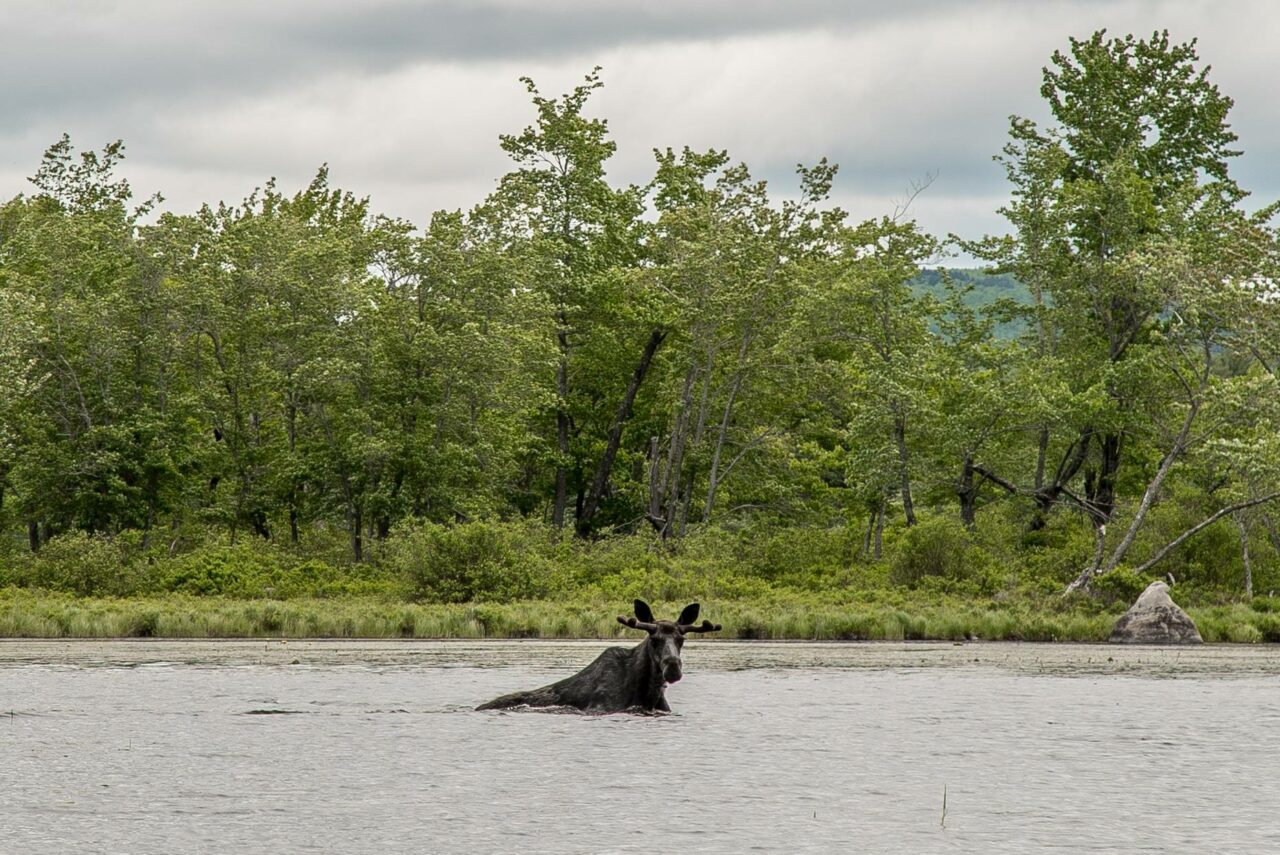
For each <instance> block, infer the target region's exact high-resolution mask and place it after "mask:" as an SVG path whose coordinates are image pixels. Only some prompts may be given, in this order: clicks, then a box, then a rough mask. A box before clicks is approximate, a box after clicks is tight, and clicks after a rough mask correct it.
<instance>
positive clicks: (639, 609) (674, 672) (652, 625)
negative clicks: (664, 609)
mask: <svg viewBox="0 0 1280 855" xmlns="http://www.w3.org/2000/svg"><path fill="white" fill-rule="evenodd" d="M634 606H635V617H623V616H622V615H618V623H620V624H622V625H623V626H629V627H631V628H632V629H642V630H644V631H645V632H647V633H649V641H648V644H646V645H645V649H646V652H647V654H648V655H647V657H646V658H647V659H648V660H649V663H650V667H651V668H653V669H654V670H655V671H657V672H660V673H661V676H662V681H663V682H664V683H675V682H677V681H678V680H679V679H680V678H681V676H683V671H682V669H681V665H680V649H681V648H682V647H684V637H685V635H686V634H687V633H690V632H718V631H719V630H720V624H718V623H712V622H711V621H709V620H704V621H703V622H702V623H700V624H698V623H694V621H696V620H697V619H698V604H697V603H690V604H689V605H687V606H685V607H684V611H682V612H680V617H678V618H676V619H675V620H673V621H671V620H655V619H654V617H653V609H651V608H649V604H648V603H646V602H645V601H644V600H636V601H635V603H634Z"/></svg>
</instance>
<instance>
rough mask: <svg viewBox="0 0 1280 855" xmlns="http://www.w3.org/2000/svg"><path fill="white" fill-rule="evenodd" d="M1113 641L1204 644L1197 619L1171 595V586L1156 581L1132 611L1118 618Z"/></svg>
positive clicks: (1137, 601) (1148, 587) (1130, 608)
mask: <svg viewBox="0 0 1280 855" xmlns="http://www.w3.org/2000/svg"><path fill="white" fill-rule="evenodd" d="M1111 641H1112V642H1115V643H1118V644H1202V643H1203V642H1204V639H1202V638H1201V637H1200V630H1198V629H1196V625H1195V621H1193V620H1191V617H1190V616H1189V615H1188V614H1187V613H1186V612H1184V611H1183V610H1182V609H1180V608H1179V607H1178V604H1177V603H1175V602H1174V601H1173V600H1172V599H1171V598H1170V597H1169V586H1168V585H1166V584H1165V583H1164V582H1152V583H1151V584H1150V585H1148V586H1147V589H1146V590H1145V591H1143V592H1142V593H1141V594H1140V595H1139V596H1138V599H1137V600H1136V601H1135V602H1134V604H1133V605H1132V606H1130V607H1129V611H1127V612H1125V613H1124V614H1123V615H1121V616H1120V620H1118V621H1116V626H1115V629H1113V630H1111Z"/></svg>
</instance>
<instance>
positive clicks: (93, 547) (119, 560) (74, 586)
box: [23, 531, 138, 597]
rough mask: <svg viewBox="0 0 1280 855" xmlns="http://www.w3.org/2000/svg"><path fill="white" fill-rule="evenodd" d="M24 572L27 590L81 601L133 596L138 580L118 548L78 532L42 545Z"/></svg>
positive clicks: (119, 546) (127, 558)
mask: <svg viewBox="0 0 1280 855" xmlns="http://www.w3.org/2000/svg"><path fill="white" fill-rule="evenodd" d="M25 570H26V577H27V578H26V579H25V580H23V581H25V582H26V583H27V585H29V586H30V587H35V588H47V589H49V590H52V591H65V592H67V593H69V594H77V595H79V596H82V597H92V596H122V595H125V594H130V593H133V592H134V591H135V590H136V589H137V587H138V579H137V577H136V573H135V572H134V568H133V567H132V566H131V562H130V561H129V557H128V556H127V555H126V554H125V552H124V550H123V549H122V548H121V545H119V544H117V543H115V542H114V541H112V540H111V539H110V538H108V537H106V536H105V535H91V534H86V533H85V532H82V531H75V532H69V533H67V534H62V535H58V536H57V537H55V538H53V539H52V540H50V541H49V542H48V543H46V544H45V545H44V546H43V547H42V548H41V549H40V552H39V553H38V554H37V555H36V556H35V558H34V559H33V560H31V561H30V562H29V564H28V565H27V567H26V568H25Z"/></svg>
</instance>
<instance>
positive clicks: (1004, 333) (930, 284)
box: [910, 267, 1032, 339]
mask: <svg viewBox="0 0 1280 855" xmlns="http://www.w3.org/2000/svg"><path fill="white" fill-rule="evenodd" d="M946 272H947V274H948V275H949V276H950V277H951V281H952V282H954V283H955V284H957V285H962V286H971V287H972V289H973V290H971V291H970V292H969V293H968V294H966V295H965V299H964V302H965V305H966V306H969V307H971V308H974V309H981V308H984V307H986V306H989V305H991V304H992V303H994V302H995V301H997V300H1012V301H1014V302H1015V303H1020V304H1022V305H1024V306H1029V305H1031V302H1032V300H1031V292H1030V291H1028V290H1027V286H1026V285H1023V284H1022V283H1021V282H1019V281H1018V280H1017V279H1014V278H1013V277H1012V276H1010V275H1008V274H1007V273H1001V274H990V273H987V272H985V271H983V270H981V269H979V268H966V267H953V268H949V269H948V270H947V271H946ZM942 275H943V273H942V271H941V270H939V269H932V270H921V271H920V273H919V274H918V275H916V277H915V278H914V279H912V280H911V283H910V284H911V290H912V291H913V292H914V293H915V294H916V295H918V296H924V295H930V296H933V297H936V298H938V299H939V300H942V299H945V298H946V296H947V293H946V288H945V287H944V286H943V284H942ZM1025 330H1026V324H1025V323H1023V322H1022V321H1010V322H1008V323H1002V324H997V325H996V329H995V333H996V337H997V338H1002V339H1008V338H1016V337H1017V336H1019V335H1021V334H1022V333H1023V332H1024V331H1025Z"/></svg>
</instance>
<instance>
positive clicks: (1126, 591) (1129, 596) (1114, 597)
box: [1090, 567, 1155, 608]
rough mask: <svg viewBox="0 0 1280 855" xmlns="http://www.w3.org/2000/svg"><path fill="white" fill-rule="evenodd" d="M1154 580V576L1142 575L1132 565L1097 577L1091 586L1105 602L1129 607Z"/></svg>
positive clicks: (1097, 596)
mask: <svg viewBox="0 0 1280 855" xmlns="http://www.w3.org/2000/svg"><path fill="white" fill-rule="evenodd" d="M1153 581H1155V580H1154V578H1153V577H1151V576H1144V575H1141V574H1139V573H1137V572H1136V571H1134V570H1133V569H1132V568H1130V567H1117V568H1116V569H1114V570H1112V571H1111V572H1110V573H1104V574H1103V575H1101V576H1097V577H1095V578H1094V579H1093V581H1092V582H1091V583H1090V588H1091V589H1092V590H1093V593H1094V595H1095V596H1096V598H1097V599H1099V600H1101V601H1102V602H1103V603H1107V604H1110V605H1119V606H1125V607H1126V608H1127V607H1129V606H1131V605H1133V601H1134V600H1136V599H1138V595H1139V594H1141V593H1142V592H1143V591H1145V590H1146V589H1147V586H1148V585H1150V584H1151V583H1152V582H1153Z"/></svg>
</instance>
